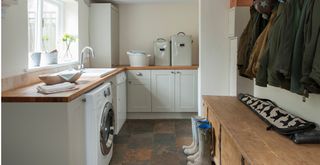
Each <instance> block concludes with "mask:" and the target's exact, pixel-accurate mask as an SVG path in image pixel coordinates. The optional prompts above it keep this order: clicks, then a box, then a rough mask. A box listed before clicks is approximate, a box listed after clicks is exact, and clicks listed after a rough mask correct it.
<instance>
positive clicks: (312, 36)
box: [300, 0, 320, 93]
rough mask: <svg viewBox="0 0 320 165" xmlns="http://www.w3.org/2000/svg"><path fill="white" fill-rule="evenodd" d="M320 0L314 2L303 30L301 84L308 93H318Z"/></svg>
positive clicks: (319, 91) (319, 85) (319, 84)
mask: <svg viewBox="0 0 320 165" xmlns="http://www.w3.org/2000/svg"><path fill="white" fill-rule="evenodd" d="M319 11H320V0H314V2H313V7H312V8H311V12H310V15H309V17H307V19H306V25H305V29H304V33H305V43H304V45H305V50H304V53H303V59H302V78H301V80H300V81H301V83H302V84H303V85H304V89H306V90H307V91H308V92H310V93H320V82H319V79H320V76H319V72H320V70H319V67H320V61H319V60H320V57H319V49H320V48H319V42H320V40H319V35H320V13H319Z"/></svg>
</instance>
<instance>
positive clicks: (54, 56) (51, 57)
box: [45, 50, 58, 65]
mask: <svg viewBox="0 0 320 165" xmlns="http://www.w3.org/2000/svg"><path fill="white" fill-rule="evenodd" d="M45 55H46V62H47V64H48V65H51V64H57V63H58V51H57V50H53V51H51V52H49V53H46V54H45Z"/></svg>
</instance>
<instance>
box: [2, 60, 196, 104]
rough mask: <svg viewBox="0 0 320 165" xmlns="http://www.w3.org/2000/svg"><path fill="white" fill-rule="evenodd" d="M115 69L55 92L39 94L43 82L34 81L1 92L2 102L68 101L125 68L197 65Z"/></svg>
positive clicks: (179, 68)
mask: <svg viewBox="0 0 320 165" xmlns="http://www.w3.org/2000/svg"><path fill="white" fill-rule="evenodd" d="M116 68H117V69H116V70H114V71H112V72H111V73H109V74H108V75H107V76H105V77H103V78H100V77H80V79H79V80H78V81H77V83H78V84H77V87H78V88H79V89H78V90H74V91H69V92H61V93H55V94H48V95H45V94H41V93H38V92H37V89H36V88H37V86H38V85H41V84H43V83H36V84H33V85H29V86H26V87H22V88H17V89H13V90H8V91H4V92H2V98H1V100H2V102H70V101H72V100H74V99H76V98H77V97H79V96H81V95H83V94H84V93H86V92H88V91H90V90H91V89H93V88H95V87H97V86H98V85H100V84H102V83H103V82H105V81H106V80H108V79H109V78H111V77H112V76H115V75H116V74H118V73H120V72H123V71H126V70H159V69H163V70H166V69H171V70H185V69H190V70H194V69H197V68H198V66H145V67H129V66H118V67H116Z"/></svg>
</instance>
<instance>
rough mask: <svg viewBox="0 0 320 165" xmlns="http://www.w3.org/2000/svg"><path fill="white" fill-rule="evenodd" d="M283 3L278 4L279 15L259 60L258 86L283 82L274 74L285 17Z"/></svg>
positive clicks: (278, 84) (275, 84) (277, 84)
mask: <svg viewBox="0 0 320 165" xmlns="http://www.w3.org/2000/svg"><path fill="white" fill-rule="evenodd" d="M283 5H284V4H282V3H280V4H279V6H278V10H277V15H276V17H275V20H274V23H273V26H272V28H271V29H270V32H269V34H268V43H267V45H266V47H265V50H264V51H263V53H262V55H261V59H260V61H259V62H260V65H259V69H258V72H257V75H256V84H257V85H258V86H262V87H266V86H267V84H270V85H273V86H280V84H281V83H280V79H279V78H278V77H277V75H275V74H273V71H274V70H273V68H274V65H275V59H276V56H277V51H278V48H279V45H280V34H281V31H280V29H281V26H282V20H283V18H284V15H283V14H284V12H283Z"/></svg>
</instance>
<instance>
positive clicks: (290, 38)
mask: <svg viewBox="0 0 320 165" xmlns="http://www.w3.org/2000/svg"><path fill="white" fill-rule="evenodd" d="M304 1H305V0H288V1H286V2H285V5H284V9H283V11H284V19H283V23H282V24H283V25H282V26H281V28H282V29H281V31H282V32H284V33H281V34H280V40H281V41H280V46H279V49H278V55H277V59H276V64H275V68H274V69H275V70H276V71H274V74H279V75H280V78H281V81H287V80H289V79H290V73H291V62H292V55H293V47H294V42H295V38H296V33H297V30H298V27H299V23H300V16H301V10H302V7H303V4H304Z"/></svg>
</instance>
